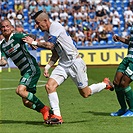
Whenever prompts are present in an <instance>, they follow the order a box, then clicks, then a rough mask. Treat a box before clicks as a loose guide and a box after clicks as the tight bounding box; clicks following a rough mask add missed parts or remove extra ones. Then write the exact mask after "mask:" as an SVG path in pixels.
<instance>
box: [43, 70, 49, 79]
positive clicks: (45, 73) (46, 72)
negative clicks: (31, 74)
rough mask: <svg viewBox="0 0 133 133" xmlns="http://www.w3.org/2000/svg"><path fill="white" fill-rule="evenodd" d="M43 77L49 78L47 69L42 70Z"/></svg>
mask: <svg viewBox="0 0 133 133" xmlns="http://www.w3.org/2000/svg"><path fill="white" fill-rule="evenodd" d="M43 75H44V76H45V77H46V78H49V72H48V70H47V69H45V68H44V73H43Z"/></svg>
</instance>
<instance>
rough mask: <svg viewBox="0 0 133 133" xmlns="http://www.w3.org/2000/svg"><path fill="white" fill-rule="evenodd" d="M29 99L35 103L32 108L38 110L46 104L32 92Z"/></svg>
mask: <svg viewBox="0 0 133 133" xmlns="http://www.w3.org/2000/svg"><path fill="white" fill-rule="evenodd" d="M27 99H28V100H29V101H31V102H32V103H33V105H32V108H33V109H34V110H36V111H38V112H40V109H42V108H43V107H44V104H43V103H42V102H41V101H40V100H39V99H38V98H37V97H36V96H35V95H34V94H33V93H31V92H29V93H28V96H27Z"/></svg>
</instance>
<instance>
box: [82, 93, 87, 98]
mask: <svg viewBox="0 0 133 133" xmlns="http://www.w3.org/2000/svg"><path fill="white" fill-rule="evenodd" d="M81 96H82V97H83V98H87V97H88V96H89V95H86V94H83V95H81Z"/></svg>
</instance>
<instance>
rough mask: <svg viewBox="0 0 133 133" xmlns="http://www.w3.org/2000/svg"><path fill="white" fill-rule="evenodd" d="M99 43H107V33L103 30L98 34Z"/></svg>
mask: <svg viewBox="0 0 133 133" xmlns="http://www.w3.org/2000/svg"><path fill="white" fill-rule="evenodd" d="M100 41H106V42H108V36H107V32H106V31H105V30H103V31H102V32H99V42H100Z"/></svg>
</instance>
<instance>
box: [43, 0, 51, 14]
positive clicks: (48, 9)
mask: <svg viewBox="0 0 133 133" xmlns="http://www.w3.org/2000/svg"><path fill="white" fill-rule="evenodd" d="M50 2H51V1H50ZM44 9H45V10H46V12H47V13H48V14H50V13H51V10H52V4H51V3H48V2H46V3H45V4H44Z"/></svg>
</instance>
